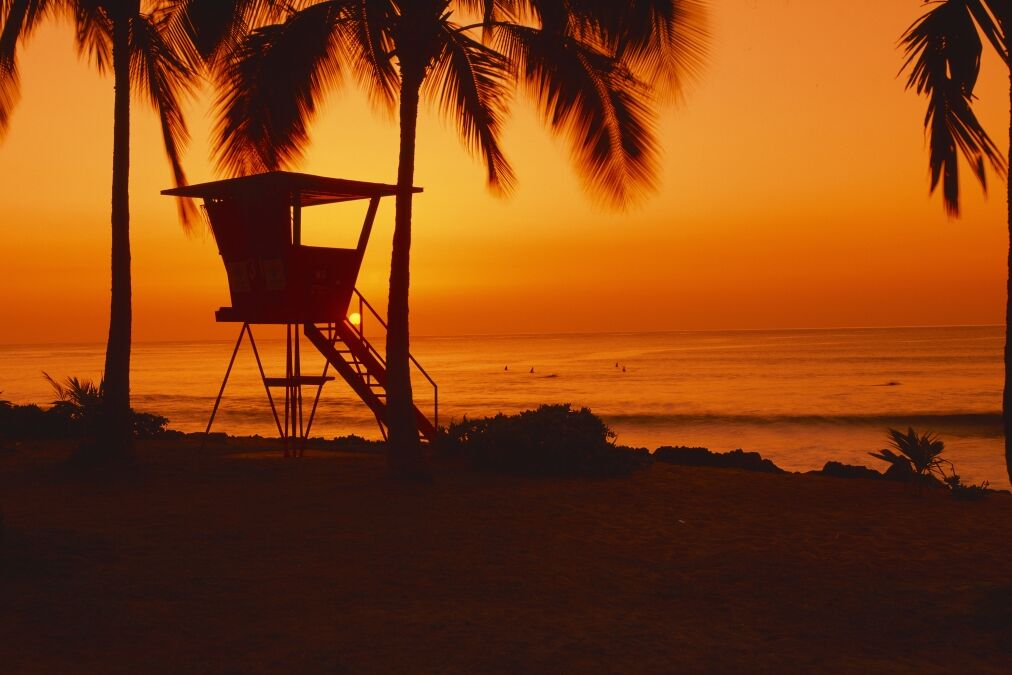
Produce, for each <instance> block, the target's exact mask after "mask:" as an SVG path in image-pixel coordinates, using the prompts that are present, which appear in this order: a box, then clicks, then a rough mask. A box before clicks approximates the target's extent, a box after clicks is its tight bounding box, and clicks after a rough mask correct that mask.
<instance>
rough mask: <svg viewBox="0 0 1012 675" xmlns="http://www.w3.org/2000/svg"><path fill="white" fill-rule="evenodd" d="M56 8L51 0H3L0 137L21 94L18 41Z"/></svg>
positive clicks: (0, 43) (0, 41)
mask: <svg viewBox="0 0 1012 675" xmlns="http://www.w3.org/2000/svg"><path fill="white" fill-rule="evenodd" d="M56 8H57V3H56V2H54V1H53V0H5V2H4V5H3V7H2V9H3V30H0V138H2V137H3V136H4V134H6V133H7V129H8V127H9V126H10V119H11V115H12V114H13V112H14V107H15V106H16V105H17V103H18V99H19V98H20V96H21V78H20V76H19V74H18V58H17V56H18V55H17V50H18V44H20V43H21V42H22V41H23V40H25V39H26V38H28V37H29V36H30V35H31V34H32V31H34V30H35V27H36V26H37V25H38V23H39V21H40V20H41V19H42V18H44V17H45V16H46V15H47V14H49V13H50V12H51V11H53V10H54V9H56Z"/></svg>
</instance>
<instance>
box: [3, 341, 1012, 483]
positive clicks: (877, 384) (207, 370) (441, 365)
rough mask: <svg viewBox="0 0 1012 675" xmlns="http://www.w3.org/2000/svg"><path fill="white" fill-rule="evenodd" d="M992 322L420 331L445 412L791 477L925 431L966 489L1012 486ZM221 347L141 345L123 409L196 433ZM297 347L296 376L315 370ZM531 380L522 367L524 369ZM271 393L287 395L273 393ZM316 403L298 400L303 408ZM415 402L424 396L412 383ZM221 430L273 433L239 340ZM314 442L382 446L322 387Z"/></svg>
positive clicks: (84, 373)
mask: <svg viewBox="0 0 1012 675" xmlns="http://www.w3.org/2000/svg"><path fill="white" fill-rule="evenodd" d="M278 333H279V330H278V329H274V330H273V331H272V329H270V328H269V327H264V328H260V329H258V333H257V342H258V346H259V347H260V349H261V352H262V356H263V358H264V363H265V367H266V368H267V374H268V376H280V375H282V374H283V358H282V357H283V349H284V345H283V343H282V342H281V341H280V340H279V339H277V338H279V337H280V335H279V334H278ZM1003 341H1004V334H1003V330H1002V328H1001V327H940V328H888V329H886V328H883V329H841V330H777V331H713V332H670V333H611V334H584V335H524V336H478V337H430V338H416V339H415V340H414V341H413V346H412V352H413V353H414V355H415V356H416V357H417V358H418V360H419V361H420V362H421V363H422V365H424V366H425V368H426V370H427V371H428V372H429V373H430V374H431V375H432V376H433V378H434V379H435V380H436V381H437V382H438V384H439V419H440V422H441V423H445V422H447V421H450V420H452V419H460V418H461V417H462V416H464V415H468V416H471V417H474V416H481V415H489V414H494V413H496V412H500V411H502V412H507V413H511V412H518V411H521V410H525V409H528V408H531V407H535V406H537V405H538V404H540V403H548V402H561V403H572V404H573V405H575V406H587V407H589V408H591V409H592V410H593V411H594V412H595V413H597V414H599V415H601V416H602V417H603V418H604V419H605V420H606V421H607V423H608V424H609V425H610V426H611V428H612V429H613V430H614V431H615V432H616V433H617V434H618V441H619V442H620V443H623V444H626V445H634V446H644V447H648V448H651V449H653V448H656V447H658V446H661V445H700V446H705V447H708V448H710V449H712V450H718V451H724V450H729V449H734V448H743V449H745V450H754V451H758V452H761V453H762V454H763V456H765V457H769V458H771V459H772V460H774V461H775V462H776V463H777V464H778V465H780V466H782V467H783V468H786V469H790V470H808V469H816V468H820V467H821V466H822V465H823V464H824V463H825V462H826V461H827V460H831V459H833V460H838V461H844V462H850V463H862V464H866V465H869V466H875V465H879V466H880V467H881V463H880V462H879V460H875V459H874V458H872V457H869V456H868V454H867V453H868V451H870V450H878V449H880V448H882V447H885V445H886V440H885V434H886V429H887V428H888V427H897V428H903V429H905V428H906V427H907V426H914V427H915V428H916V429H918V430H932V431H935V432H936V433H938V434H940V435H941V437H942V438H943V440H944V441H945V442H946V456H947V457H948V458H949V459H950V460H951V461H953V462H954V463H955V465H956V469H957V471H958V473H959V474H960V475H962V476H963V477H964V478H966V479H969V480H972V481H981V480H987V481H990V483H991V485H992V486H994V487H1005V488H1007V487H1008V480H1007V476H1006V472H1005V468H1004V454H1003V450H1002V437H1001V418H1000V409H1001V384H1002V382H1001V378H1002V364H1001V353H1002V344H1003ZM231 349H232V344H230V343H227V342H188V343H141V344H137V345H135V347H134V361H133V363H134V371H133V402H134V407H135V408H137V409H139V410H144V411H149V412H154V413H158V414H161V415H165V416H166V417H168V418H169V419H170V425H171V426H172V427H173V428H176V429H180V430H182V431H199V430H203V429H204V427H205V425H206V424H207V418H208V415H209V413H210V411H211V406H212V403H213V401H214V397H215V395H216V394H217V391H218V387H219V385H220V383H221V378H222V375H223V374H224V371H225V367H226V365H227V363H228V358H229V356H230V354H231ZM103 350H104V346H103V345H101V344H81V345H43V346H38V345H33V346H18V345H8V346H0V391H2V392H3V393H2V395H0V396H2V398H5V399H8V400H11V401H15V402H30V401H31V402H48V401H50V400H51V399H52V391H51V389H50V388H49V386H48V385H47V384H46V382H45V381H44V380H43V378H42V374H41V373H42V371H43V370H45V371H47V372H49V373H50V374H52V375H53V376H55V377H58V378H62V377H64V376H66V375H77V376H79V377H90V378H97V377H98V376H99V374H100V372H101V367H102V360H103V353H104V352H103ZM311 351H312V347H311V345H309V343H308V342H303V372H304V373H306V374H310V373H314V371H316V372H319V370H322V365H323V361H322V359H321V358H319V357H316V358H314V357H313V355H312V353H311ZM532 369H533V372H531V370H532ZM278 393H280V390H278ZM313 393H314V392H312V391H309V390H307V393H306V394H305V395H306V397H307V408H306V410H307V412H308V409H309V405H308V403H309V402H311V400H312V399H311V396H312V394H313ZM415 397H416V400H417V401H418V403H419V406H420V407H422V408H423V409H426V410H431V408H432V390H431V388H430V387H428V385H427V383H425V382H424V381H423V380H421V379H419V380H417V381H416V384H415ZM214 429H215V430H216V431H226V432H229V433H232V434H261V435H276V433H277V432H276V429H275V426H274V422H273V418H272V417H271V414H270V411H269V408H268V404H267V400H266V396H265V394H264V389H263V386H262V384H261V383H260V380H259V377H258V374H257V369H256V364H255V361H254V360H253V356H252V352H251V351H250V349H249V346H248V343H247V344H245V345H244V347H243V349H242V350H241V351H240V353H239V356H238V358H237V361H236V365H235V368H234V370H233V373H232V376H231V378H230V380H229V383H228V387H227V389H226V391H225V397H224V399H223V402H222V407H221V410H220V411H219V413H218V417H217V418H216V420H215V426H214ZM312 433H313V435H322V436H335V435H343V434H349V433H355V434H359V435H362V436H366V437H369V438H378V437H379V431H378V429H377V427H376V423H375V420H374V419H373V418H372V416H371V414H370V412H369V410H368V409H367V408H366V407H365V405H364V404H362V403H361V402H360V401H358V400H357V399H356V398H355V396H354V394H353V393H352V392H351V390H350V388H349V387H348V386H347V385H346V384H345V383H344V382H343V381H340V380H337V381H335V382H331V383H329V384H327V385H326V386H325V388H324V390H323V395H322V397H321V400H320V405H319V410H318V412H317V416H316V421H315V422H314V426H313V432H312Z"/></svg>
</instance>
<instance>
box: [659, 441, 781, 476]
mask: <svg viewBox="0 0 1012 675" xmlns="http://www.w3.org/2000/svg"><path fill="white" fill-rule="evenodd" d="M654 461H657V462H667V463H668V464H678V465H679V466H708V467H712V468H715V469H742V470H744V471H758V472H761V473H786V472H785V471H784V470H783V469H781V468H780V467H778V466H777V465H776V464H774V463H773V462H771V461H770V460H768V459H763V457H762V455H760V454H759V453H758V452H744V451H743V450H742V449H741V448H738V449H737V450H732V451H731V452H710V451H709V450H707V449H706V448H688V447H685V446H670V445H665V446H663V447H660V448H657V450H655V451H654Z"/></svg>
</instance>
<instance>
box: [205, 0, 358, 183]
mask: <svg viewBox="0 0 1012 675" xmlns="http://www.w3.org/2000/svg"><path fill="white" fill-rule="evenodd" d="M342 5H343V3H341V2H323V3H320V4H318V5H314V6H312V7H309V8H306V9H303V10H301V11H298V12H295V13H294V14H292V15H290V16H289V17H288V19H287V20H286V21H285V22H284V23H282V24H275V25H269V26H264V27H262V28H259V29H257V30H255V31H253V32H252V33H250V34H249V35H248V36H246V37H245V38H244V39H243V40H242V42H241V43H240V45H239V46H238V48H237V49H236V50H235V51H234V52H233V53H232V54H231V55H230V56H229V59H228V62H227V63H226V64H224V65H223V66H222V67H221V69H220V70H219V72H218V87H219V91H220V92H221V93H220V94H219V97H218V100H217V103H216V108H217V114H218V121H217V124H216V127H215V134H216V136H217V143H216V145H217V147H218V156H217V162H218V166H219V167H220V168H221V169H223V170H225V171H227V172H229V173H231V174H233V175H242V174H247V173H256V172H260V171H270V170H275V169H279V168H282V167H284V166H287V165H289V164H291V163H292V162H294V161H295V160H296V159H298V158H299V157H300V156H301V155H302V152H303V150H304V148H305V147H306V145H307V144H308V142H309V132H308V126H309V123H310V122H311V121H312V119H313V117H314V115H315V113H316V106H317V102H318V101H319V100H320V98H321V97H322V96H323V95H324V93H325V92H326V91H327V90H328V89H329V88H330V87H332V86H335V85H336V84H337V83H338V82H339V81H340V79H341V67H340V66H341V64H340V47H341V45H340V41H339V39H338V31H337V25H338V23H339V22H340V21H342V20H343V7H342Z"/></svg>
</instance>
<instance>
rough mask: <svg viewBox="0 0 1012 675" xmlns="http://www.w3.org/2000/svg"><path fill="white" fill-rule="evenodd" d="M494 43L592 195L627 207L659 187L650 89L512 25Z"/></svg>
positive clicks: (547, 36) (581, 47)
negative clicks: (562, 139) (567, 149)
mask: <svg viewBox="0 0 1012 675" xmlns="http://www.w3.org/2000/svg"><path fill="white" fill-rule="evenodd" d="M496 40H497V43H498V45H499V46H500V50H501V51H502V53H503V54H504V55H505V56H506V58H507V59H508V60H509V61H510V62H511V63H512V64H514V68H515V70H516V76H517V77H518V78H519V79H520V80H521V81H522V82H523V83H524V84H525V85H526V87H527V89H528V90H529V91H530V93H531V96H532V98H533V99H534V101H535V103H536V105H537V106H538V108H539V110H540V111H541V113H542V116H543V117H544V119H545V121H546V122H547V123H548V125H549V126H550V127H551V129H552V130H553V131H555V132H556V133H560V134H562V135H563V136H565V137H566V140H567V141H568V142H569V143H570V144H571V147H572V153H573V158H574V161H575V164H576V168H577V170H578V171H579V172H580V174H581V175H582V176H583V178H584V179H585V181H586V183H587V185H588V188H589V189H590V192H591V194H592V196H594V197H596V198H598V199H600V200H601V201H603V202H604V203H606V204H610V205H612V206H615V207H618V208H624V207H627V206H629V205H631V204H632V203H633V202H635V201H636V200H637V199H638V198H639V197H640V196H642V195H643V194H644V193H646V192H648V191H649V190H651V189H652V188H653V187H654V178H655V175H656V167H657V141H656V137H655V134H654V129H653V127H654V114H653V111H652V103H653V96H652V92H651V89H650V87H649V86H648V85H647V84H646V83H644V82H643V81H642V80H640V79H638V78H637V77H636V76H635V75H634V74H633V73H632V71H630V70H629V69H628V68H627V67H625V65H624V64H623V63H622V62H621V61H620V60H619V59H616V58H614V57H612V56H610V55H608V54H606V53H604V52H601V51H599V50H597V49H595V48H593V47H592V46H590V45H587V44H585V43H582V42H580V41H578V40H576V39H574V38H572V37H567V36H562V37H560V36H559V35H558V34H554V33H550V32H545V31H543V30H538V29H534V28H529V27H526V26H519V25H510V26H503V27H500V29H499V30H498V31H497V33H496Z"/></svg>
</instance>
